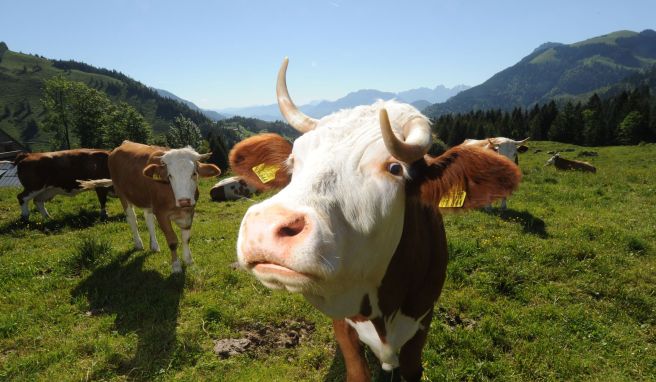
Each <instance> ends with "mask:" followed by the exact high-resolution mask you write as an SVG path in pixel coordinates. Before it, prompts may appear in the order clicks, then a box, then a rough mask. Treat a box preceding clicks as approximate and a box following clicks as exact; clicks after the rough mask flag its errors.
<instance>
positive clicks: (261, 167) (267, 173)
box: [252, 163, 280, 183]
mask: <svg viewBox="0 0 656 382" xmlns="http://www.w3.org/2000/svg"><path fill="white" fill-rule="evenodd" d="M279 169H280V166H278V165H277V164H266V163H260V164H258V165H257V166H255V167H253V168H252V170H253V172H254V173H255V175H257V177H258V178H260V181H261V182H262V183H269V182H270V181H272V180H274V179H276V172H278V170H279Z"/></svg>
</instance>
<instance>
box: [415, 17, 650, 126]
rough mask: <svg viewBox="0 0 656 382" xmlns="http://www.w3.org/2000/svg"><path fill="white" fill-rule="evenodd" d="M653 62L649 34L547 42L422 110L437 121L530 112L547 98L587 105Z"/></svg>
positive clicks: (647, 31) (645, 32)
mask: <svg viewBox="0 0 656 382" xmlns="http://www.w3.org/2000/svg"><path fill="white" fill-rule="evenodd" d="M654 64H656V31H653V30H644V31H642V32H640V33H636V32H631V31H619V32H615V33H610V34H608V35H604V36H599V37H595V38H592V39H589V40H585V41H581V42H578V43H575V44H569V45H565V44H558V43H546V44H543V45H541V46H540V47H538V48H536V49H535V50H534V51H533V52H532V53H531V54H529V55H528V56H526V57H524V58H523V59H522V60H521V61H520V62H518V63H517V64H515V65H513V66H511V67H509V68H507V69H505V70H503V71H501V72H499V73H497V74H495V75H494V76H492V77H491V78H490V79H488V80H487V81H485V82H484V83H483V84H481V85H478V86H475V87H473V88H470V89H468V90H465V91H463V92H460V93H459V94H457V95H456V96H454V97H452V98H451V99H449V100H448V101H447V102H444V103H440V104H434V105H432V106H430V107H428V108H426V109H425V111H424V112H425V113H426V114H427V115H428V116H430V117H433V118H436V117H439V116H441V115H444V114H449V113H466V112H469V111H472V110H489V109H501V110H512V109H513V108H516V107H522V108H530V107H533V106H534V105H536V104H545V103H548V102H549V101H551V100H555V101H557V102H566V101H568V100H569V101H572V102H577V101H582V102H585V100H587V99H588V98H589V97H590V96H591V95H592V94H594V93H597V94H600V95H601V94H604V93H605V92H606V91H607V90H608V89H610V88H611V87H612V86H613V85H615V84H617V83H619V82H621V81H622V80H624V79H625V78H627V77H629V76H631V75H632V74H635V73H638V72H639V71H641V70H646V69H649V68H650V67H651V66H653V65H654Z"/></svg>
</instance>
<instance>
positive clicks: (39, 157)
mask: <svg viewBox="0 0 656 382" xmlns="http://www.w3.org/2000/svg"><path fill="white" fill-rule="evenodd" d="M108 157H109V151H106V150H96V149H75V150H63V151H53V152H46V153H31V154H27V155H25V156H23V157H22V158H21V159H20V160H17V164H16V166H17V168H16V173H17V175H18V179H19V180H20V181H21V184H22V185H23V187H24V188H25V189H30V190H38V189H42V188H44V187H58V188H62V189H64V190H66V191H70V190H73V189H77V188H79V187H80V186H79V184H78V182H77V181H78V180H92V179H103V178H108V177H109V168H108V165H107V160H108Z"/></svg>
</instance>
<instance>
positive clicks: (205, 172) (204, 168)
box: [198, 162, 221, 178]
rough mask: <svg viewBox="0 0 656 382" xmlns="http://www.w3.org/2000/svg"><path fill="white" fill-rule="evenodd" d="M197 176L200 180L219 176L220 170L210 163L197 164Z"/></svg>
mask: <svg viewBox="0 0 656 382" xmlns="http://www.w3.org/2000/svg"><path fill="white" fill-rule="evenodd" d="M198 175H199V176H200V177H201V178H209V177H211V176H219V175H221V169H220V168H219V167H218V166H215V165H213V164H211V163H200V162H199V163H198Z"/></svg>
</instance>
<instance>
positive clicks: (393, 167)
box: [387, 162, 403, 175]
mask: <svg viewBox="0 0 656 382" xmlns="http://www.w3.org/2000/svg"><path fill="white" fill-rule="evenodd" d="M387 171H389V172H390V174H392V175H401V173H403V166H401V164H400V163H396V162H392V163H390V164H388V165H387Z"/></svg>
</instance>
